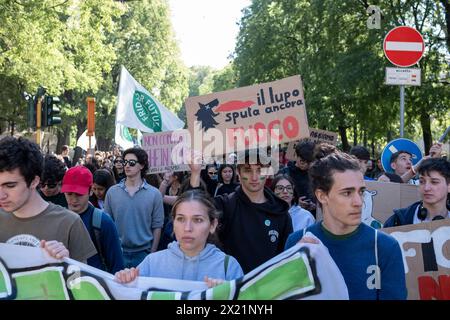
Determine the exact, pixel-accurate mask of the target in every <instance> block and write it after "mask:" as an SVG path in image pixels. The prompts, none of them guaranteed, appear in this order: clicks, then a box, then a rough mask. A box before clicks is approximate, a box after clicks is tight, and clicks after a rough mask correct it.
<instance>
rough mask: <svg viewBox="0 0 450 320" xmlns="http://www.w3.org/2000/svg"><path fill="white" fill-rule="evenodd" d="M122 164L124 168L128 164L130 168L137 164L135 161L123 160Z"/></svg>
mask: <svg viewBox="0 0 450 320" xmlns="http://www.w3.org/2000/svg"><path fill="white" fill-rule="evenodd" d="M122 163H123V165H124V166H126V165H127V164H129V165H130V167H134V166H135V165H136V164H137V163H138V162H137V161H136V160H123V161H122Z"/></svg>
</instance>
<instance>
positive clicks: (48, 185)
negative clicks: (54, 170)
mask: <svg viewBox="0 0 450 320" xmlns="http://www.w3.org/2000/svg"><path fill="white" fill-rule="evenodd" d="M57 185H58V184H57V183H54V182H52V183H40V184H39V187H40V188H41V189H44V188H45V187H46V186H47V188H49V189H53V188H56V186H57Z"/></svg>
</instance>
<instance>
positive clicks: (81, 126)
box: [77, 119, 86, 140]
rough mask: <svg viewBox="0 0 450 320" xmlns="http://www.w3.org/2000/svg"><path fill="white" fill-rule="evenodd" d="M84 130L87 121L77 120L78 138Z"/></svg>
mask: <svg viewBox="0 0 450 320" xmlns="http://www.w3.org/2000/svg"><path fill="white" fill-rule="evenodd" d="M84 130H86V123H85V122H84V121H83V122H81V120H79V119H78V120H77V140H78V138H79V137H80V136H81V135H82V134H83V132H84Z"/></svg>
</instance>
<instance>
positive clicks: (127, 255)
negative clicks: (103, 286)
mask: <svg viewBox="0 0 450 320" xmlns="http://www.w3.org/2000/svg"><path fill="white" fill-rule="evenodd" d="M149 254H150V249H147V250H142V251H136V252H125V251H124V252H123V261H124V265H125V268H132V267H134V268H136V267H137V266H138V265H139V263H141V262H142V260H144V259H145V257H146V256H148V255H149Z"/></svg>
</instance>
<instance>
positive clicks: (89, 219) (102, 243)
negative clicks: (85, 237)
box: [61, 166, 124, 274]
mask: <svg viewBox="0 0 450 320" xmlns="http://www.w3.org/2000/svg"><path fill="white" fill-rule="evenodd" d="M92 185H93V177H92V173H91V171H90V170H89V169H88V168H86V167H84V166H76V167H72V168H70V169H69V170H67V172H66V174H65V176H64V179H63V181H62V189H61V191H62V192H64V195H65V197H66V199H67V203H68V205H69V209H70V210H72V211H73V212H75V213H78V214H79V215H80V217H81V219H82V220H83V223H84V225H85V226H86V229H87V230H88V232H89V235H90V236H91V239H92V242H93V243H94V245H95V248H96V249H97V252H98V254H96V255H95V256H93V257H90V258H89V259H88V261H87V263H88V265H90V266H93V267H95V268H98V269H101V270H105V271H107V272H109V273H112V274H115V273H116V272H117V271H120V270H122V269H123V267H124V264H123V256H122V248H121V246H120V240H119V235H118V233H117V228H116V225H115V224H114V221H112V219H111V218H110V216H109V215H107V214H106V213H104V212H103V211H101V210H100V209H97V208H94V206H93V205H92V204H91V203H89V196H90V195H91V194H92Z"/></svg>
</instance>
